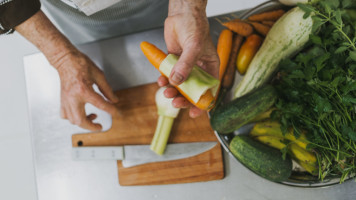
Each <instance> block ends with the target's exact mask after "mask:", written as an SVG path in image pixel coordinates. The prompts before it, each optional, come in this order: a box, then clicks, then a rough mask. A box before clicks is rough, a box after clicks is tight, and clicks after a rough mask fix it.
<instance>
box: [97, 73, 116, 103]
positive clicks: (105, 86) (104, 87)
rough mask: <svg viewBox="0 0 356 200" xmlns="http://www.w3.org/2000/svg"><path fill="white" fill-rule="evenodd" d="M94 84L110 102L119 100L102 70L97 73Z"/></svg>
mask: <svg viewBox="0 0 356 200" xmlns="http://www.w3.org/2000/svg"><path fill="white" fill-rule="evenodd" d="M96 84H97V85H98V87H99V90H100V92H101V93H103V95H104V96H105V97H106V98H107V99H109V100H110V101H111V102H113V103H117V102H118V101H119V98H118V97H117V96H116V95H115V93H114V92H113V90H112V88H111V87H110V85H109V83H108V82H107V80H106V79H105V76H104V74H103V73H102V72H101V73H97V77H96Z"/></svg>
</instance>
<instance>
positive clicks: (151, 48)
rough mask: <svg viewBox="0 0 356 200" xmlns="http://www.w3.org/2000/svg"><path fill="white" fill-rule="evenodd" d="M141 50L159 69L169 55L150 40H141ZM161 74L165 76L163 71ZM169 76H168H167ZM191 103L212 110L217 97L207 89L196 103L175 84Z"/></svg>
mask: <svg viewBox="0 0 356 200" xmlns="http://www.w3.org/2000/svg"><path fill="white" fill-rule="evenodd" d="M140 47H141V50H142V52H143V54H144V55H145V56H146V57H147V59H148V60H149V61H150V63H151V64H152V65H153V66H154V67H155V68H156V69H158V71H160V70H159V66H160V64H161V62H162V61H163V60H164V59H165V58H166V57H167V55H166V54H165V53H164V52H163V51H162V50H160V49H158V48H157V47H156V46H155V45H153V44H151V43H149V42H145V41H144V42H141V44H140ZM160 72H161V71H160ZM161 74H162V75H163V76H165V75H164V74H163V73H162V72H161ZM165 77H166V78H168V77H167V76H165ZM174 87H175V88H176V89H177V90H178V91H179V92H180V93H181V94H182V95H183V96H184V97H185V98H186V99H187V100H188V101H189V102H190V103H192V104H193V105H194V106H196V107H198V108H199V109H202V110H210V109H211V108H212V107H213V106H214V102H215V98H214V96H213V94H212V93H211V91H210V90H207V91H206V92H205V94H203V95H202V96H201V97H200V99H199V101H198V102H197V103H195V102H194V101H193V100H192V99H191V98H190V97H189V96H188V95H187V94H186V93H185V92H184V91H182V90H181V89H180V88H179V87H177V86H174Z"/></svg>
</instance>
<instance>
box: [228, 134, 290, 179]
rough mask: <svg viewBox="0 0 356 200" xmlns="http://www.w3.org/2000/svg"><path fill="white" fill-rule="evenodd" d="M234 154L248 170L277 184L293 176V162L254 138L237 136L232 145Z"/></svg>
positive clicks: (231, 148)
mask: <svg viewBox="0 0 356 200" xmlns="http://www.w3.org/2000/svg"><path fill="white" fill-rule="evenodd" d="M230 150H231V152H232V154H233V155H234V156H235V157H236V158H237V159H238V160H239V161H240V162H241V163H242V164H244V165H245V166H246V167H247V168H249V169H250V170H251V171H253V172H255V173H256V174H258V175H260V176H262V177H264V178H266V179H268V180H270V181H275V182H281V181H284V180H286V179H288V177H289V176H290V175H291V174H292V160H291V158H290V157H289V156H287V157H286V158H285V159H284V160H283V158H282V153H281V152H280V151H279V150H277V149H275V148H272V147H269V146H267V145H265V144H262V143H260V142H258V141H255V140H253V139H252V138H250V137H248V136H245V135H241V136H235V137H234V138H233V139H232V141H231V143H230Z"/></svg>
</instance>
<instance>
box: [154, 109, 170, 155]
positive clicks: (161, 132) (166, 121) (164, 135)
mask: <svg viewBox="0 0 356 200" xmlns="http://www.w3.org/2000/svg"><path fill="white" fill-rule="evenodd" d="M173 122H174V118H173V117H167V116H163V115H160V116H159V117H158V122H157V126H156V131H155V133H154V136H153V140H152V142H151V146H150V149H151V150H152V151H154V152H155V153H157V154H158V155H162V154H163V153H164V150H165V149H166V146H167V142H168V138H169V135H170V133H171V129H172V126H173Z"/></svg>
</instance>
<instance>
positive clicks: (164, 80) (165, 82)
mask: <svg viewBox="0 0 356 200" xmlns="http://www.w3.org/2000/svg"><path fill="white" fill-rule="evenodd" d="M157 83H158V86H159V87H163V86H166V85H168V84H169V82H168V79H167V78H166V77H164V76H160V77H158V79H157Z"/></svg>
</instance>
